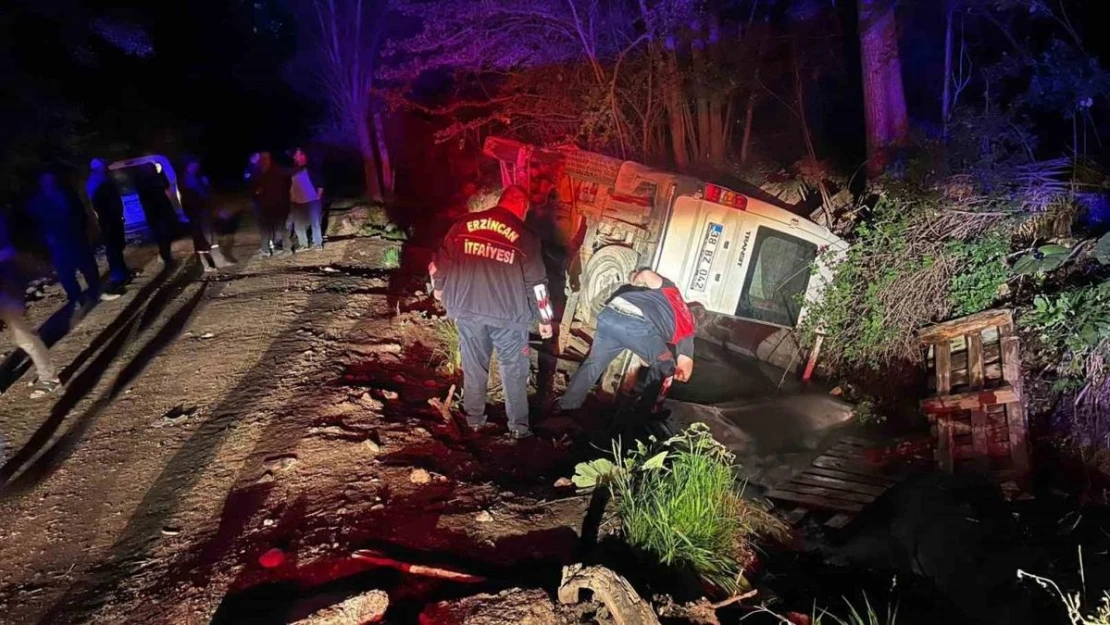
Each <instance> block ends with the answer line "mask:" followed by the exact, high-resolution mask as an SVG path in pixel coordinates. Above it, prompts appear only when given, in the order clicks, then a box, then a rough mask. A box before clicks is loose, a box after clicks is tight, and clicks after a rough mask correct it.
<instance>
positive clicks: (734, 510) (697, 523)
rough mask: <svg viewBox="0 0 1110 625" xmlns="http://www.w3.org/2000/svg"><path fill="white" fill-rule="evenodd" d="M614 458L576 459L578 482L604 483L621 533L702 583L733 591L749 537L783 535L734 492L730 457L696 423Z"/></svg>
mask: <svg viewBox="0 0 1110 625" xmlns="http://www.w3.org/2000/svg"><path fill="white" fill-rule="evenodd" d="M613 458H614V459H615V460H616V461H617V463H619V464H614V463H613V462H610V461H609V460H606V459H600V460H595V461H592V462H589V463H583V464H580V465H578V467H577V468H576V470H575V477H574V482H575V484H576V485H578V486H579V487H581V488H591V487H594V486H603V487H607V488H609V489H610V491H611V492H612V494H613V496H614V500H615V508H616V516H617V518H618V519H619V521H620V524H621V530H622V533H623V538H624V540H625V541H627V542H628V543H629V545H631V546H632V547H633V548H635V549H637V550H641V551H643V552H646V553H648V554H651V555H652V556H653V557H655V558H657V559H658V560H659V562H660V563H662V564H665V565H677V566H684V567H689V568H690V569H692V570H693V571H694V572H696V573H697V574H698V575H699V576H700V577H701V578H702V579H703V580H704V581H705V582H707V583H709V584H712V585H713V586H716V587H718V588H720V589H722V590H725V591H728V592H735V591H736V589H737V588H738V587H739V583H740V579H741V574H742V572H743V571H742V569H743V563H744V562H745V561H747V560H748V559H749V558H750V556H751V550H752V544H751V541H752V540H753V539H754V538H755V537H756V536H759V535H763V536H768V535H769V536H776V537H782V536H785V535H786V528H785V526H783V525H782V524H781V523H780V522H779V521H778V520H777V519H775V518H774V517H773V516H772V515H771V514H770V513H769V512H768V511H767V510H766V509H765V508H764V507H762V506H761V505H759V504H757V503H755V502H751V501H746V500H744V499H743V498H742V497H741V488H740V486H739V484H738V483H737V480H736V477H735V467H734V461H735V458H734V457H733V455H732V454H731V453H730V452H729V451H728V450H727V449H725V448H724V446H722V445H721V444H720V443H718V442H717V441H715V440H714V439H713V437H712V436H711V435H710V433H709V428H708V426H706V425H704V424H701V423H695V424H694V425H692V426H690V427H689V428H687V429H686V430H684V431H683V432H681V433H679V434H678V435H676V436H674V437H673V438H671V439H669V440H666V441H663V442H662V443H658V442H657V441H656V440H655V439H654V437H653V438H651V439H649V443H648V444H644V443H643V442H638V443H637V446H636V448H635V449H631V450H629V451H628V452H627V453H622V449H621V448H620V444H619V443H615V444H614V447H613Z"/></svg>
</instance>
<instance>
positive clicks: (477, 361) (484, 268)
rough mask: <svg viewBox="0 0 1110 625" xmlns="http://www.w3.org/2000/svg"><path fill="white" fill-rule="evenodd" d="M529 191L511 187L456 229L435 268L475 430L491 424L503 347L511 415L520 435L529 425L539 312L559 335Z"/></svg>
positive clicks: (543, 330)
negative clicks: (489, 409) (493, 360)
mask: <svg viewBox="0 0 1110 625" xmlns="http://www.w3.org/2000/svg"><path fill="white" fill-rule="evenodd" d="M527 213H528V196H527V194H526V193H525V192H524V190H523V189H521V188H520V187H509V188H508V189H505V192H504V193H502V194H501V199H500V200H499V201H498V203H497V206H495V207H493V208H491V209H489V210H486V211H482V212H479V213H470V214H468V215H465V216H463V217H462V218H460V219H459V220H458V221H456V222H455V224H454V225H453V226H451V230H450V231H449V232H448V233H447V237H446V238H445V239H444V241H443V245H442V246H441V247H440V249H439V252H438V253H437V254H436V259H435V261H434V262H433V263H432V265H431V266H430V267H429V269H430V271H431V274H432V282H433V284H434V289H435V296H436V299H439V300H442V301H443V303H444V305H445V306H446V307H447V316H448V317H449V318H451V319H454V320H455V325H456V326H457V327H458V330H459V350H460V351H461V352H462V368H463V408H464V409H465V411H466V416H467V421H468V422H469V424H470V426H471V427H472V428H474V429H475V430H478V429H480V428H481V427H482V426H483V425H485V423H486V390H487V387H488V384H489V363H490V355H491V353H492V351H493V350H494V349H496V350H497V362H498V364H499V366H500V372H501V382H502V385H503V387H504V390H505V412H506V413H507V416H508V420H509V433H510V434H511V435H512V436H513V437H514V438H525V437H527V436H529V435H530V434H531V430H530V429H529V427H528V375H529V370H530V367H531V365H530V362H529V358H528V355H529V354H528V332H529V330H530V329H531V327H532V323H533V322H534V321H535V319H536V317H537V316H538V317H539V321H540V336H542V337H543V338H545V339H546V338H550V337H551V319H552V315H553V313H552V308H551V303H550V301H549V299H548V294H547V278H546V274H545V271H544V264H543V258H541V256H540V244H539V240H538V239H537V238H536V237H535V236H534V235H533V234H532V233H531V232H529V231H528V229H527V228H526V227H525V226H524V217H525V215H527Z"/></svg>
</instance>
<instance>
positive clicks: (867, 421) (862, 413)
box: [852, 399, 886, 425]
mask: <svg viewBox="0 0 1110 625" xmlns="http://www.w3.org/2000/svg"><path fill="white" fill-rule="evenodd" d="M852 414H854V415H855V417H856V421H858V422H859V424H860V425H882V424H884V423H886V415H885V414H883V413H882V412H880V411H879V410H878V407H877V406H876V405H875V401H874V400H872V399H863V400H860V401H859V402H858V403H856V405H855V409H854V410H853V411H852Z"/></svg>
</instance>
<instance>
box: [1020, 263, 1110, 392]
mask: <svg viewBox="0 0 1110 625" xmlns="http://www.w3.org/2000/svg"><path fill="white" fill-rule="evenodd" d="M1021 323H1022V325H1024V326H1026V327H1028V328H1030V329H1031V330H1033V331H1034V332H1036V333H1037V335H1038V336H1039V337H1040V339H1041V341H1042V342H1043V343H1044V345H1045V346H1046V347H1047V348H1048V349H1049V350H1050V351H1052V352H1053V353H1054V354H1055V355H1056V356H1058V357H1059V356H1062V355H1064V354H1065V352H1067V353H1069V354H1070V358H1069V359H1068V365H1067V367H1066V368H1065V370H1064V373H1065V375H1067V376H1082V375H1083V374H1084V367H1085V363H1086V356H1087V355H1089V354H1090V353H1092V352H1093V351H1094V350H1096V349H1097V348H1098V347H1099V345H1100V344H1101V343H1102V342H1103V341H1105V340H1107V339H1110V280H1108V281H1105V282H1102V283H1099V284H1094V285H1091V286H1086V287H1081V288H1075V289H1069V290H1065V291H1062V292H1060V293H1056V294H1055V295H1037V296H1036V297H1035V298H1034V299H1033V308H1032V309H1031V310H1030V311H1028V312H1027V313H1025V315H1024V316H1022V318H1021Z"/></svg>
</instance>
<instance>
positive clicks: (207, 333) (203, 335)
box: [200, 332, 216, 339]
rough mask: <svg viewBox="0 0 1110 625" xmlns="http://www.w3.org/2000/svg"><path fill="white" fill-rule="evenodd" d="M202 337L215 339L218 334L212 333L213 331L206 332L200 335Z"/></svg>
mask: <svg viewBox="0 0 1110 625" xmlns="http://www.w3.org/2000/svg"><path fill="white" fill-rule="evenodd" d="M200 338H202V339H213V338H216V335H215V334H213V333H211V332H205V333H204V334H202V335H200Z"/></svg>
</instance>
